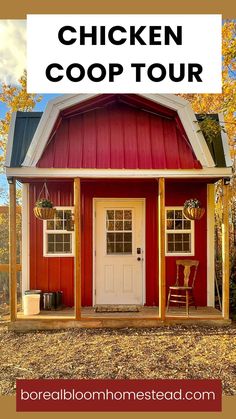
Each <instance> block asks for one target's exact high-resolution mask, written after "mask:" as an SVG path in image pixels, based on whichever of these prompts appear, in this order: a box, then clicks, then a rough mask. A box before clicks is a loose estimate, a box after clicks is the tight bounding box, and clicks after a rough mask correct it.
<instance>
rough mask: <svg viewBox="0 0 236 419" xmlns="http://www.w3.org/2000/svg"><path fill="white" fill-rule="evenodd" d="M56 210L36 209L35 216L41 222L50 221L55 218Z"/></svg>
mask: <svg viewBox="0 0 236 419" xmlns="http://www.w3.org/2000/svg"><path fill="white" fill-rule="evenodd" d="M55 212H56V210H55V208H40V207H34V215H35V217H37V218H39V219H40V220H50V219H52V218H54V214H55Z"/></svg>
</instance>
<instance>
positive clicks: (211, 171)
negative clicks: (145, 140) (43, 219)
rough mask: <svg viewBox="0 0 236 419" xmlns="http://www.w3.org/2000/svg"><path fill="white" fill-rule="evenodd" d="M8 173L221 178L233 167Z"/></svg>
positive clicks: (21, 172)
mask: <svg viewBox="0 0 236 419" xmlns="http://www.w3.org/2000/svg"><path fill="white" fill-rule="evenodd" d="M6 175H7V176H9V177H10V176H13V177H16V178H19V179H21V178H48V179H49V178H71V179H73V178H75V177H80V178H94V179H96V178H104V179H105V178H106V179H109V178H137V179H145V178H146V179H147V178H150V179H151V178H159V177H164V178H186V179H187V178H216V179H217V178H218V179H219V178H221V177H230V176H231V175H232V168H218V167H217V168H216V167H212V168H204V169H189V170H188V169H184V170H182V169H176V170H166V169H162V170H160V169H157V170H141V169H55V168H49V169H45V168H39V167H16V168H13V167H9V168H6Z"/></svg>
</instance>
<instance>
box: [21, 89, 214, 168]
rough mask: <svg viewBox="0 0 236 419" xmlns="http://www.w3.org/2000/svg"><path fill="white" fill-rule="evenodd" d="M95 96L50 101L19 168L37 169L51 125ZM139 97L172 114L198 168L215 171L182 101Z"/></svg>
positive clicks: (66, 96) (194, 122)
mask: <svg viewBox="0 0 236 419" xmlns="http://www.w3.org/2000/svg"><path fill="white" fill-rule="evenodd" d="M96 96H100V95H99V94H79V95H78V94H76V95H64V96H60V97H57V98H55V99H53V100H52V101H50V102H49V103H48V105H47V107H46V109H45V111H44V113H43V116H42V118H41V120H40V122H39V125H38V127H37V129H36V132H35V134H34V137H33V140H32V142H31V144H30V147H29V149H28V151H27V154H26V156H25V159H24V161H23V163H22V166H26V167H34V166H36V165H37V163H38V161H39V159H40V157H41V156H42V154H43V151H44V149H45V147H46V144H47V141H48V139H49V137H50V134H51V132H52V129H53V127H54V124H55V122H56V120H57V118H58V116H59V113H60V112H61V111H62V110H64V109H67V108H69V107H71V106H73V105H75V104H78V103H82V102H84V101H86V100H88V99H91V98H95V97H96ZM138 96H141V97H144V98H146V99H149V100H150V101H153V102H155V103H158V104H160V105H163V106H165V107H167V108H169V109H172V110H175V111H176V112H177V113H178V115H179V117H180V120H181V122H182V124H183V127H184V129H185V131H186V134H187V136H188V139H189V141H190V144H191V146H192V148H193V151H194V153H195V155H196V157H197V159H198V160H199V161H200V163H201V165H202V166H203V167H215V162H214V160H213V158H212V156H211V153H210V151H209V149H208V147H207V144H206V142H205V139H204V137H203V135H202V133H201V132H198V131H199V127H198V123H197V119H196V117H195V114H194V112H193V110H192V108H191V106H190V104H189V103H188V102H187V101H186V100H185V99H183V98H181V97H179V96H176V95H159V94H140V95H138Z"/></svg>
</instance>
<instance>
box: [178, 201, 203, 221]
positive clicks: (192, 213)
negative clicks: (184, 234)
mask: <svg viewBox="0 0 236 419" xmlns="http://www.w3.org/2000/svg"><path fill="white" fill-rule="evenodd" d="M183 214H184V216H185V217H186V218H187V219H188V220H200V219H201V218H202V217H203V215H204V214H205V208H203V207H202V206H201V202H200V201H199V200H198V199H196V198H194V199H188V200H187V201H185V203H184V209H183Z"/></svg>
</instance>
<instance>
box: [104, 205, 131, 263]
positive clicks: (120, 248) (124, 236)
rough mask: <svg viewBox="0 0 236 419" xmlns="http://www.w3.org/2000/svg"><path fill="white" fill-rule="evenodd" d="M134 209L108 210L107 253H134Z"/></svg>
mask: <svg viewBox="0 0 236 419" xmlns="http://www.w3.org/2000/svg"><path fill="white" fill-rule="evenodd" d="M132 223H133V220H132V210H131V209H114V210H113V209H109V210H106V247H107V249H106V251H107V255H116V254H123V255H131V254H132Z"/></svg>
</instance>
